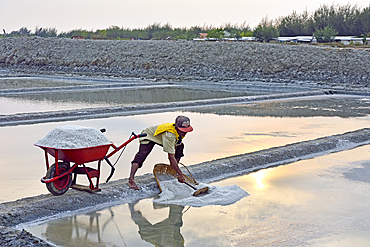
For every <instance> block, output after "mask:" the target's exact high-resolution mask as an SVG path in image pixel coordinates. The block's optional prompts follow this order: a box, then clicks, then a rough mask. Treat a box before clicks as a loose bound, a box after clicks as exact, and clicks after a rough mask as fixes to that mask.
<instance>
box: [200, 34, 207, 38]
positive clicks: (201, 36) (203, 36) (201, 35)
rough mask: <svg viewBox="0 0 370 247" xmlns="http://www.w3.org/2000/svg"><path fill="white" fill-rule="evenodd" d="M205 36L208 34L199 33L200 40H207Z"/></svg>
mask: <svg viewBox="0 0 370 247" xmlns="http://www.w3.org/2000/svg"><path fill="white" fill-rule="evenodd" d="M207 35H208V33H199V38H200V39H205V38H207Z"/></svg>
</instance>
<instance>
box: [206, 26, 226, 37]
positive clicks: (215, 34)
mask: <svg viewBox="0 0 370 247" xmlns="http://www.w3.org/2000/svg"><path fill="white" fill-rule="evenodd" d="M224 32H225V30H223V29H222V28H216V29H212V30H209V31H208V32H207V33H208V35H207V38H214V39H221V38H222V37H223V36H224V35H225V33H224Z"/></svg>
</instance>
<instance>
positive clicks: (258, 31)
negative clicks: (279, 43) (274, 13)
mask: <svg viewBox="0 0 370 247" xmlns="http://www.w3.org/2000/svg"><path fill="white" fill-rule="evenodd" d="M253 37H255V38H256V39H257V41H260V42H270V41H271V40H274V39H276V38H278V37H279V30H278V29H277V28H276V27H274V25H273V23H272V21H269V20H268V18H267V17H265V18H263V19H262V21H261V22H260V24H258V26H257V27H256V28H255V29H254V31H253Z"/></svg>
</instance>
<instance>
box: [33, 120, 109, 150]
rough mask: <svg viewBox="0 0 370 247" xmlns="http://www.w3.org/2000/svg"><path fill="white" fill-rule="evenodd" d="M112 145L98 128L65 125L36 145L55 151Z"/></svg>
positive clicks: (51, 132) (54, 130)
mask: <svg viewBox="0 0 370 247" xmlns="http://www.w3.org/2000/svg"><path fill="white" fill-rule="evenodd" d="M110 143H111V142H110V141H109V139H108V138H107V137H106V136H105V135H104V134H103V133H101V131H100V130H98V129H96V128H90V127H83V126H77V125H65V126H60V127H57V128H55V129H53V130H52V131H50V132H49V133H48V134H47V135H46V136H45V137H44V138H42V139H41V140H39V141H37V142H36V143H35V145H37V146H42V147H50V148H55V149H77V148H87V147H95V146H101V145H107V144H110Z"/></svg>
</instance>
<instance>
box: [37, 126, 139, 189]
mask: <svg viewBox="0 0 370 247" xmlns="http://www.w3.org/2000/svg"><path fill="white" fill-rule="evenodd" d="M104 131H105V130H104ZM102 132H103V130H102ZM144 136H146V134H139V135H136V134H135V133H133V132H132V135H131V137H130V138H129V139H128V140H127V141H126V142H125V143H123V144H122V145H120V146H118V147H117V146H115V145H114V144H113V143H110V144H106V145H101V146H95V147H87V148H76V149H56V148H51V147H44V146H40V145H36V144H35V145H36V146H38V147H40V148H42V149H43V150H44V151H45V161H46V169H47V173H46V176H45V177H43V178H42V179H41V182H43V183H46V188H47V189H48V190H49V191H50V193H52V194H53V195H56V196H59V195H63V194H64V193H66V192H67V191H68V189H69V188H70V187H72V188H74V189H78V190H84V191H88V192H97V191H100V189H99V187H98V186H99V177H100V166H101V161H102V160H105V161H106V162H107V163H108V165H109V166H110V167H111V173H110V175H109V176H108V178H107V180H106V182H108V181H109V179H110V178H111V177H112V176H113V173H114V171H115V168H114V165H112V163H111V162H110V161H109V158H110V157H111V156H112V155H114V154H115V153H117V152H118V151H119V150H121V149H122V148H124V147H125V146H126V145H127V144H129V143H130V142H131V141H133V140H134V139H136V138H139V137H144ZM110 147H112V148H113V149H114V150H113V151H112V152H110V153H109V154H108V155H107V152H108V150H109V148H110ZM48 154H50V155H51V156H53V157H54V159H55V163H54V164H53V165H51V166H49V158H48ZM93 161H98V168H97V169H93V168H90V167H86V166H85V163H89V162H93ZM71 162H72V163H74V164H73V165H72V167H71V165H70V163H71ZM72 173H73V174H74V176H73V179H72ZM77 174H86V175H87V178H88V180H89V183H90V186H89V187H88V186H83V185H79V184H76V180H77ZM93 178H96V184H95V185H94V184H93V182H92V179H93Z"/></svg>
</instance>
